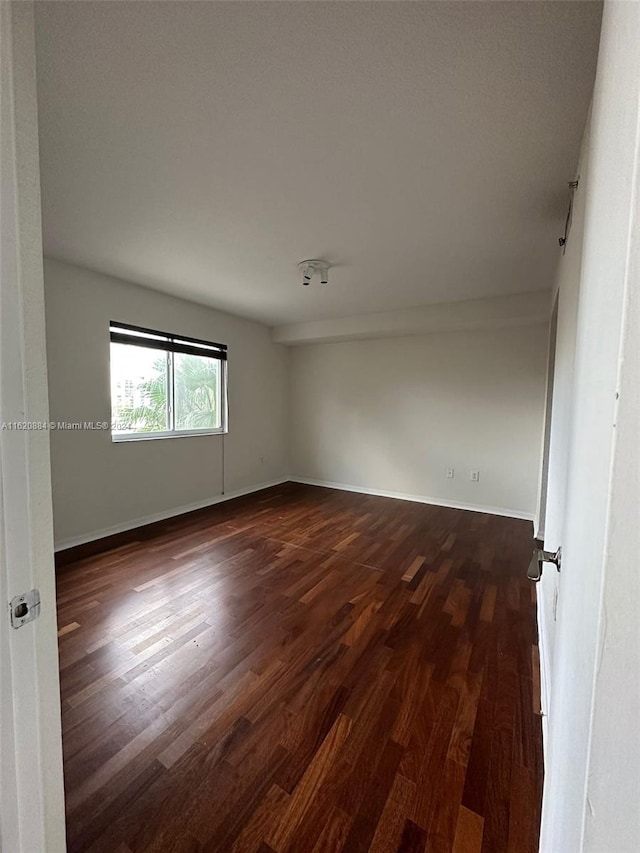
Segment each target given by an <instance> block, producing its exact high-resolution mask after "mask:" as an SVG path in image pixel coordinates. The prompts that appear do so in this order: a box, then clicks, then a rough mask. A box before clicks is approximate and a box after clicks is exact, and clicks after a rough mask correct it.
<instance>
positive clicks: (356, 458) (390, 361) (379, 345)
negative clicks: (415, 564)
mask: <svg viewBox="0 0 640 853" xmlns="http://www.w3.org/2000/svg"><path fill="white" fill-rule="evenodd" d="M547 336H548V327H547V325H546V324H540V325H537V326H529V327H523V328H506V329H487V330H475V331H456V332H437V333H433V334H430V335H424V336H416V337H409V338H385V339H381V340H365V341H350V342H344V343H327V344H310V345H305V346H298V347H295V348H293V349H292V352H291V429H292V464H291V472H292V474H293V476H294V477H297V478H301V479H305V480H312V481H322V482H328V483H337V484H342V485H347V486H352V487H359V488H364V489H372V490H379V491H382V492H387V493H396V494H400V495H410V496H414V497H417V498H423V499H427V500H429V501H433V502H438V503H443V504H452V505H456V506H469V507H478V508H484V509H489V510H498V511H501V512H506V513H507V514H513V515H517V516H523V517H526V518H533V514H534V512H535V503H536V492H537V477H538V464H539V453H540V446H541V431H542V426H543V409H544V393H545V370H546V348H547ZM448 466H451V467H453V468H454V469H455V478H454V479H452V480H450V479H447V478H446V476H445V473H446V468H447V467H448ZM472 468H476V469H478V470H479V471H480V482H478V483H473V482H471V480H470V478H469V472H470V470H471V469H472Z"/></svg>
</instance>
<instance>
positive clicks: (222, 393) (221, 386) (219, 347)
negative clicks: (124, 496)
mask: <svg viewBox="0 0 640 853" xmlns="http://www.w3.org/2000/svg"><path fill="white" fill-rule="evenodd" d="M109 329H110V340H109V351H111V346H113V345H114V344H116V345H118V344H120V345H122V344H124V345H127V342H126V341H117V340H116V341H114V340H113V333H114V331H115V332H116V333H118V332H122V333H129V334H131V335H132V336H134V337H136V338H139V339H140V340H141V341H144V340H145V339H148V340H153V339H154V338H155V339H156V340H162V341H167V342H168V346H169V345H171V344H173V343H174V342H177V345H178V346H180V345H182V344H187V345H189V344H191V345H193V348H194V349H202V353H201V354H202V355H203V356H205V357H207V355H208V352H213V351H216V352H218V353H223V354H224V357H221V356H220V355H217V356H214V355H211V356H209V357H211V358H214V359H215V360H217V361H218V362H219V377H220V381H219V382H218V387H217V395H218V397H217V400H216V403H217V406H218V411H219V412H220V426H219V427H214V428H212V429H190V430H187V429H176V428H175V426H174V425H175V406H174V396H175V373H174V355H176V354H179V353H181V352H183V351H182V350H180V349H177V350H170V349H158V350H157V352H158V353H162V352H164V353H165V354H166V357H167V416H168V420H169V424H170V427H171V428H170V429H167V430H162V431H160V430H158V431H155V432H115V431H114V430H113V424H114V422H115V418H114V410H113V397H112V396H111V401H110V402H111V427H112V428H111V441H112V442H114V443H120V442H125V441H154V440H155V439H163V438H190V437H194V436H198V435H225V434H226V433H228V431H229V425H228V416H227V414H228V413H227V372H228V371H227V357H226V353H227V348H226V345H224V344H217V343H214V342H213V341H203V340H199V339H196V338H190V337H187V336H185V335H177V334H174V333H168V332H160V331H157V330H155V329H145V328H142V327H139V326H131V325H130V324H127V323H121V322H116V321H113V320H112V321H111V323H110V324H109ZM169 342H170V343H169ZM130 345H131V344H130ZM138 346H140V347H141V348H142V349H154V347H151V346H149V347H145V346H144V344H143V343H140V344H138ZM185 354H186V355H200V353H199V352H194V351H191V352H186V353H185ZM109 392H110V395H111V383H110V388H109Z"/></svg>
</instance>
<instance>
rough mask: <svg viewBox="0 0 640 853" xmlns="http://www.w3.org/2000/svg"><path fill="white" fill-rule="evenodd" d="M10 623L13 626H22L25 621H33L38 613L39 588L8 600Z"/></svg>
mask: <svg viewBox="0 0 640 853" xmlns="http://www.w3.org/2000/svg"><path fill="white" fill-rule="evenodd" d="M9 610H10V611H11V624H12V625H13V627H14V628H22V626H23V625H26V624H27V622H33V620H34V619H37V618H38V616H39V615H40V590H39V589H32V590H31V592H24V593H23V594H22V595H16V596H14V598H12V599H11V601H10V602H9Z"/></svg>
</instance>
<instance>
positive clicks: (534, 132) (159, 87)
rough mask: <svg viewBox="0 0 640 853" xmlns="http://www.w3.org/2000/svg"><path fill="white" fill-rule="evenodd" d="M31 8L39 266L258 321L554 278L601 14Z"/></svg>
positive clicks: (477, 6) (577, 8)
mask: <svg viewBox="0 0 640 853" xmlns="http://www.w3.org/2000/svg"><path fill="white" fill-rule="evenodd" d="M37 5H38V8H37V60H38V97H39V120H40V146H41V160H42V165H41V169H42V197H43V227H44V240H45V252H46V253H47V254H49V255H51V256H53V257H57V258H61V259H64V260H68V261H72V262H74V263H77V264H80V265H83V266H88V267H92V268H94V269H97V270H100V271H102V272H106V273H110V274H112V275H116V276H120V277H123V278H126V279H129V280H132V281H135V282H139V283H140V284H145V285H148V286H150V287H155V288H158V289H160V290H163V291H167V292H170V293H173V294H175V295H181V296H184V297H186V298H190V299H195V300H196V301H199V302H203V303H206V304H210V305H213V306H216V307H219V308H223V309H225V310H229V311H232V312H234V313H237V314H241V315H244V316H247V317H252V318H255V319H258V320H262V321H265V322H268V323H272V324H275V323H285V322H292V321H300V320H309V319H320V318H330V317H337V316H341V315H348V314H357V313H360V312H365V311H366V312H372V311H385V310H390V309H398V308H406V307H410V306H415V305H424V304H429V303H434V302H450V301H456V300H462V299H469V298H478V297H483V296H493V295H500V294H508V293H519V292H524V291H531V290H538V289H543V288H547V287H549V286H550V282H551V276H552V273H553V269H554V267H555V263H556V260H557V256H558V244H557V238H558V236H559V235H560V233H561V232H562V227H563V219H564V214H565V209H566V204H567V181H569V180H571V178H572V177H573V175H574V169H575V167H576V164H577V158H578V149H579V144H580V138H581V135H582V130H583V127H584V122H585V119H586V113H587V109H588V103H589V98H590V91H591V86H592V82H593V76H594V71H595V61H596V54H597V41H598V32H599V25H600V13H601V7H600V4H599V3H594V2H586V3H581V2H549V3H545V2H537V0H536V2H505V3H494V2H471V3H463V2H440V3H431V2H410V3H404V2H388V3H383V2H378V3H373V2H371V3H365V2H353V3H351V2H332V3H320V2H288V3H287V2H285V3H280V2H263V3H260V2H230V3H225V2H196V3H191V2H177V3H173V2H161V3H154V2H124V3H121V2H93V3H85V2H71V3H66V2H44V3H38V4H37ZM318 256H320V257H326V258H328V259H329V260H330V261H331V262H332V263H333V264H335V268H334V269H333V270H332V273H331V282H330V284H329V285H328V286H327V287H321V286H320V285H319V284H314V285H313V286H312V287H309V288H302V287H301V285H300V284H299V277H298V273H297V270H296V264H297V262H298V261H299V260H302V259H303V258H308V257H318Z"/></svg>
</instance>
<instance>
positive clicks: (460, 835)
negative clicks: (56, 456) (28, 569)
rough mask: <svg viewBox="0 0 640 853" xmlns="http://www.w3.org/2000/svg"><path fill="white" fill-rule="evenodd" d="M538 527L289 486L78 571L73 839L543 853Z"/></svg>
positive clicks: (182, 852) (71, 611)
mask: <svg viewBox="0 0 640 853" xmlns="http://www.w3.org/2000/svg"><path fill="white" fill-rule="evenodd" d="M531 535H532V531H531V524H530V523H528V522H524V521H517V520H514V519H506V518H498V517H495V516H490V515H484V514H481V513H470V512H462V511H458V510H451V509H443V508H439V507H431V506H426V505H421V504H414V503H408V502H404V501H394V500H390V499H386V498H378V497H368V496H364V495H357V494H350V493H346V492H337V491H331V490H328V489H320V488H315V487H310V486H299V485H294V484H287V485H285V486H280V487H277V488H273V489H269V490H266V491H264V492H260V493H257V494H256V495H253V496H250V497H247V498H242V499H239V500H236V501H230V502H228V503H226V504H221V505H219V506H218V507H215V508H212V509H209V510H206V511H202V512H199V513H197V514H194V515H191V516H189V517H187V518H185V519H183V520H175V519H174V520H173V521H170V522H166V523H165V524H164V525H161V526H160V528H159V529H158V528H157V527H156V528H155V529H154V535H153V538H148V539H143V540H142V541H139V542H131V543H129V544H127V545H125V546H123V547H121V548H119V549H117V550H112V551H110V552H107V553H104V554H100V555H94V556H91V557H89V558H86V559H84V560H82V561H78V562H75V563H72V564H70V565H67V566H65V567H64V568H62V569H60V571H59V575H58V603H59V633H60V665H61V678H62V699H63V703H62V709H63V732H64V753H65V780H66V794H67V828H68V849H69V851H70V853H76V852H78V853H79V851H82V853H89V851H90V853H97V851H110V853H151V851H154V853H157V851H166V853H196V851H199V852H200V853H204V851H222V853H226V851H238V853H240V851H242V853H245V851H246V853H249V851H255V853H333V851H336V853H337V851H346V853H358V851H375V853H383V851H405V853H409V851H442V853H445V851H446V853H448V851H455V853H477V852H479V851H483V853H493V851H511V853H516V851H517V852H518V853H526V852H528V851H531V853H533V851H536V850H537V848H538V824H539V816H540V800H541V786H542V751H541V725H540V716H539V691H538V681H539V675H538V659H537V651H538V649H537V635H536V623H535V603H534V602H535V597H534V588H533V585H531V584H530V583H529V582H528V581H527V580H526V568H527V562H528V558H529V556H530V553H531Z"/></svg>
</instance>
